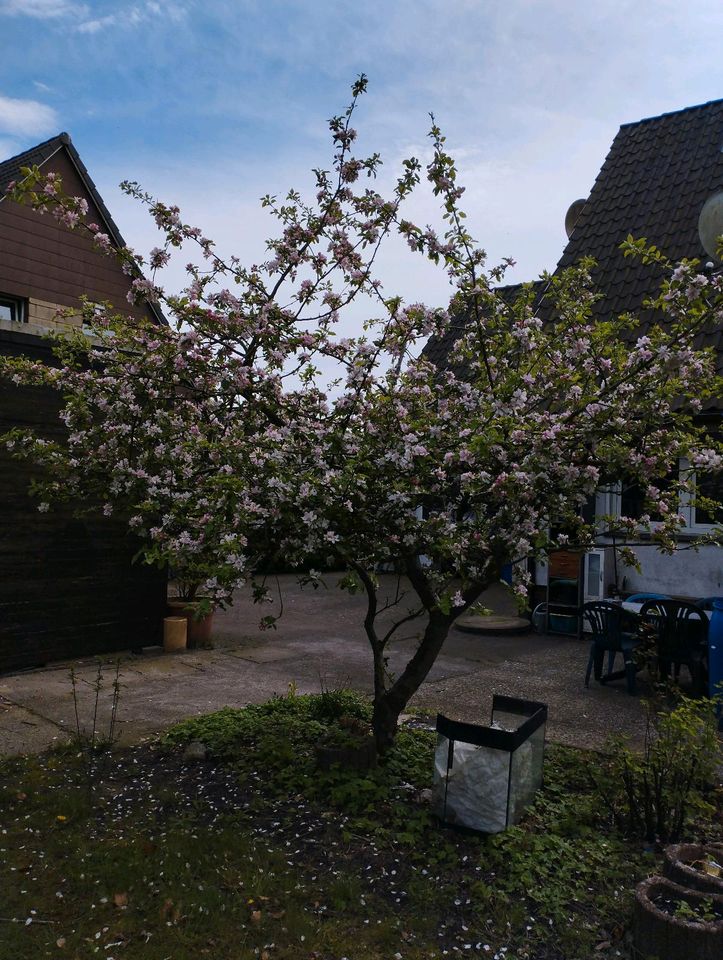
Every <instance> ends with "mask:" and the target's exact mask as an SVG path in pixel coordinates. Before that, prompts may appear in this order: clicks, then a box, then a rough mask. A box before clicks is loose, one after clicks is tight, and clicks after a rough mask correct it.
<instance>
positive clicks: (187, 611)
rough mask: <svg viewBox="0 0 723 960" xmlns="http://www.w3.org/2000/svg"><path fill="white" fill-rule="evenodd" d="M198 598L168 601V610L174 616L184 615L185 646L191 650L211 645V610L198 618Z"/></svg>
mask: <svg viewBox="0 0 723 960" xmlns="http://www.w3.org/2000/svg"><path fill="white" fill-rule="evenodd" d="M200 603H201V601H200V600H180V599H178V598H174V599H171V600H169V601H168V612H169V613H170V614H171V615H172V616H174V617H185V618H186V621H187V623H188V628H187V644H186V645H187V647H188V649H189V650H193V649H195V648H196V647H210V646H211V629H212V627H213V610H211V612H210V613H207V614H206V616H205V617H201V618H200V619H198V618H197V617H196V613H197V611H198V607H199V604H200Z"/></svg>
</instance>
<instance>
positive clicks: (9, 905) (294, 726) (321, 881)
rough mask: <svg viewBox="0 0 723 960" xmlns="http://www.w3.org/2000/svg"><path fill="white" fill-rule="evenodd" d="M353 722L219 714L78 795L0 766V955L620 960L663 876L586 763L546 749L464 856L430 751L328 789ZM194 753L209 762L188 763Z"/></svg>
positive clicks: (416, 739) (275, 710) (132, 959)
mask: <svg viewBox="0 0 723 960" xmlns="http://www.w3.org/2000/svg"><path fill="white" fill-rule="evenodd" d="M365 714H366V715H368V705H367V704H365V703H364V702H363V701H362V700H360V699H359V698H356V697H354V696H352V695H350V694H341V693H329V694H324V695H322V696H321V697H316V698H309V697H290V698H284V699H281V700H276V701H272V702H271V703H270V704H266V705H262V706H257V707H250V708H247V709H245V710H223V711H220V712H219V713H217V714H213V715H210V716H208V717H201V718H198V719H197V720H192V721H188V722H186V723H184V724H181V725H179V726H178V727H176V728H174V730H173V731H171V732H170V734H169V735H168V736H167V737H166V738H165V739H164V740H163V741H162V742H161V743H159V744H154V745H150V746H145V747H139V748H136V749H133V750H128V751H121V752H118V753H114V754H113V755H112V756H111V757H110V758H109V759H108V761H107V765H106V768H105V769H104V770H100V769H99V770H97V771H96V773H95V774H93V777H94V783H92V784H90V785H89V783H88V777H87V767H86V766H84V764H83V763H81V758H80V757H79V756H78V754H77V753H74V752H71V751H69V752H66V753H53V754H48V755H45V756H42V757H39V758H30V759H27V760H18V761H10V762H7V763H5V764H3V765H2V770H0V774H1V775H2V779H1V780H0V782H2V783H3V784H4V787H3V788H1V789H0V810H1V811H2V828H3V830H5V831H7V832H4V833H3V834H2V835H1V840H0V858H1V859H0V889H2V890H3V908H2V911H1V913H2V918H1V919H0V944H3V946H2V947H0V956H2V957H3V960H4V958H5V957H6V956H7V957H8V958H10V957H12V958H13V960H31V958H32V960H36V958H42V957H64V956H65V957H68V958H73V960H81V958H85V957H88V958H91V957H93V958H95V957H103V958H105V960H108V958H111V957H112V958H113V960H141V958H142V960H165V958H167V957H172V958H173V960H195V958H197V957H201V958H203V957H209V958H214V960H215V958H217V957H223V958H224V960H242V958H246V957H249V958H251V957H260V958H262V960H276V958H278V960H291V958H293V960H297V958H302V960H304V958H309V960H341V958H342V957H348V958H349V960H365V958H380V960H381V958H384V960H388V958H393V957H395V956H397V955H399V956H401V957H402V958H403V960H421V958H431V957H440V958H441V957H443V956H481V957H489V958H494V957H495V956H496V957H497V958H498V960H502V958H503V957H507V958H509V957H518V958H523V960H588V958H589V957H590V956H596V957H603V958H605V957H611V958H612V957H620V956H629V952H628V951H629V947H628V935H627V928H628V923H629V918H630V915H631V904H632V891H633V889H634V887H635V884H636V883H637V882H638V881H639V880H640V879H641V878H642V877H644V876H646V875H647V874H648V873H649V872H651V870H652V869H653V868H654V867H655V865H656V863H655V860H654V858H653V857H652V856H651V855H650V854H646V853H644V852H643V851H642V849H641V846H640V844H639V843H637V842H628V841H627V840H626V839H625V838H624V837H622V836H621V835H620V834H618V833H617V832H616V831H615V830H614V829H613V828H612V827H610V826H609V825H608V824H607V822H606V820H605V819H604V815H603V813H602V812H601V805H600V803H599V802H597V800H596V798H595V797H594V795H593V794H592V793H591V787H590V784H589V778H588V777H587V774H586V767H587V765H588V764H589V763H590V755H589V754H584V753H580V752H579V751H574V750H570V749H565V748H551V749H550V751H549V754H548V757H547V760H546V768H545V771H546V783H545V786H544V788H543V790H542V791H541V792H540V794H539V795H538V798H537V800H536V802H535V804H534V807H533V808H532V810H531V811H530V812H529V814H528V816H527V817H526V818H525V820H524V821H523V822H522V823H521V824H520V825H519V826H517V827H514V828H512V829H510V830H508V831H507V832H506V833H504V834H501V835H499V836H496V837H490V838H485V837H481V836H469V835H460V834H458V833H455V832H453V831H451V830H449V829H446V828H442V827H440V826H439V825H438V824H437V823H436V822H435V821H434V819H433V818H432V816H431V814H430V812H429V807H428V801H427V795H426V794H425V792H424V791H425V790H426V789H427V788H428V787H429V786H430V785H431V772H432V753H433V745H434V735H433V734H431V733H430V732H429V731H427V730H422V729H403V730H402V731H401V732H400V734H399V736H398V741H397V745H396V747H395V749H394V751H393V754H392V756H391V757H390V758H389V759H388V760H386V761H385V762H384V763H383V764H381V765H380V766H379V767H378V768H377V769H373V770H370V771H369V772H368V773H366V774H364V775H360V774H359V773H355V772H353V771H351V772H349V771H342V770H339V769H338V768H332V769H331V770H329V771H327V772H320V771H319V769H318V767H317V761H316V757H315V745H316V744H318V742H319V739H320V738H322V737H323V736H324V735H325V734H328V732H329V730H330V729H332V728H333V727H334V725H335V724H336V723H337V721H338V719H339V717H340V716H349V715H352V716H354V715H358V716H359V717H360V719H363V717H364V715H365ZM199 740H200V741H201V742H202V743H203V744H205V746H206V748H207V750H208V759H207V760H196V761H193V762H191V761H186V760H184V756H183V750H184V746H185V744H187V743H188V742H191V741H199ZM593 762H594V761H593ZM84 771H85V772H84ZM89 786H92V787H93V789H92V790H89ZM708 839H715V837H712V838H708ZM3 950H5V953H4V954H3V953H2V951H3Z"/></svg>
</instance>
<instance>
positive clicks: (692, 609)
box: [640, 600, 708, 696]
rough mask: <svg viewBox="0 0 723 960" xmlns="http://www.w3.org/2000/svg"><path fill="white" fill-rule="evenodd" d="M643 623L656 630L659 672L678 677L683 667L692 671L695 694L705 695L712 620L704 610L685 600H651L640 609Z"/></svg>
mask: <svg viewBox="0 0 723 960" xmlns="http://www.w3.org/2000/svg"><path fill="white" fill-rule="evenodd" d="M640 618H641V620H647V621H648V622H649V623H651V624H652V625H653V626H654V627H655V641H656V648H657V655H658V668H659V670H660V674H661V676H662V677H667V676H669V675H670V666H671V664H672V665H673V668H674V672H675V677H676V679H677V678H678V675H679V674H680V668H681V665H683V664H684V665H685V666H686V667H687V668H688V670H689V671H690V676H691V680H692V681H693V692H694V694H695V695H696V696H702V695H703V694H704V693H705V676H706V659H707V655H708V617H707V616H706V614H705V611H704V610H703V608H702V607H699V606H698V605H697V604H695V603H686V602H685V601H684V600H649V601H648V602H647V603H644V604H643V606H642V607H641V608H640Z"/></svg>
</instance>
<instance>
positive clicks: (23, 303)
mask: <svg viewBox="0 0 723 960" xmlns="http://www.w3.org/2000/svg"><path fill="white" fill-rule="evenodd" d="M0 307H9V308H10V318H9V319H6V318H5V317H3V316H0V321H4V322H5V323H27V322H28V299H27V297H16V296H13V295H12V294H9V293H2V292H0Z"/></svg>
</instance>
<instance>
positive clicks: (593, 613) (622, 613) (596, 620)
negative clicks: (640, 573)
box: [582, 600, 640, 694]
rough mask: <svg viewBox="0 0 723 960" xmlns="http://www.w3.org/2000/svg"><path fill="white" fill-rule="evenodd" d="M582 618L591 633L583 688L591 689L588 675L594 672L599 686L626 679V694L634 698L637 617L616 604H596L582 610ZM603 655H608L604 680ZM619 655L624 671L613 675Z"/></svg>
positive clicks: (586, 606)
mask: <svg viewBox="0 0 723 960" xmlns="http://www.w3.org/2000/svg"><path fill="white" fill-rule="evenodd" d="M582 615H583V618H584V619H585V620H586V621H587V622H588V623H589V625H590V631H591V633H592V643H591V645H590V657H589V659H588V662H587V671H586V673H585V686H586V687H589V686H590V674H591V673H592V672H593V671H594V674H595V679H596V680H597V681H598V683H608V682H609V681H610V680H617V679H619V678H620V677H625V678H626V680H627V685H628V693H630V694H634V693H635V674H636V672H637V667H636V664H635V661H634V659H633V651H634V650H635V648H636V647H637V646H639V644H640V638H639V636H638V624H639V623H640V618H639V616H638V614H636V613H631V612H630V611H629V610H625V609H624V608H623V607H622V606H620V605H619V604H616V603H606V602H605V601H604V600H595V601H593V602H592V603H586V604H585V605H584V606H583V608H582ZM606 653H607V654H608V672H607V673H606V674H605V675H604V676H603V672H602V671H603V661H604V659H605V654H606ZM618 653H622V655H623V661H624V664H625V666H624V668H623V670H618V671H617V672H614V671H613V666H614V665H615V657H616V656H617V654H618Z"/></svg>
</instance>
